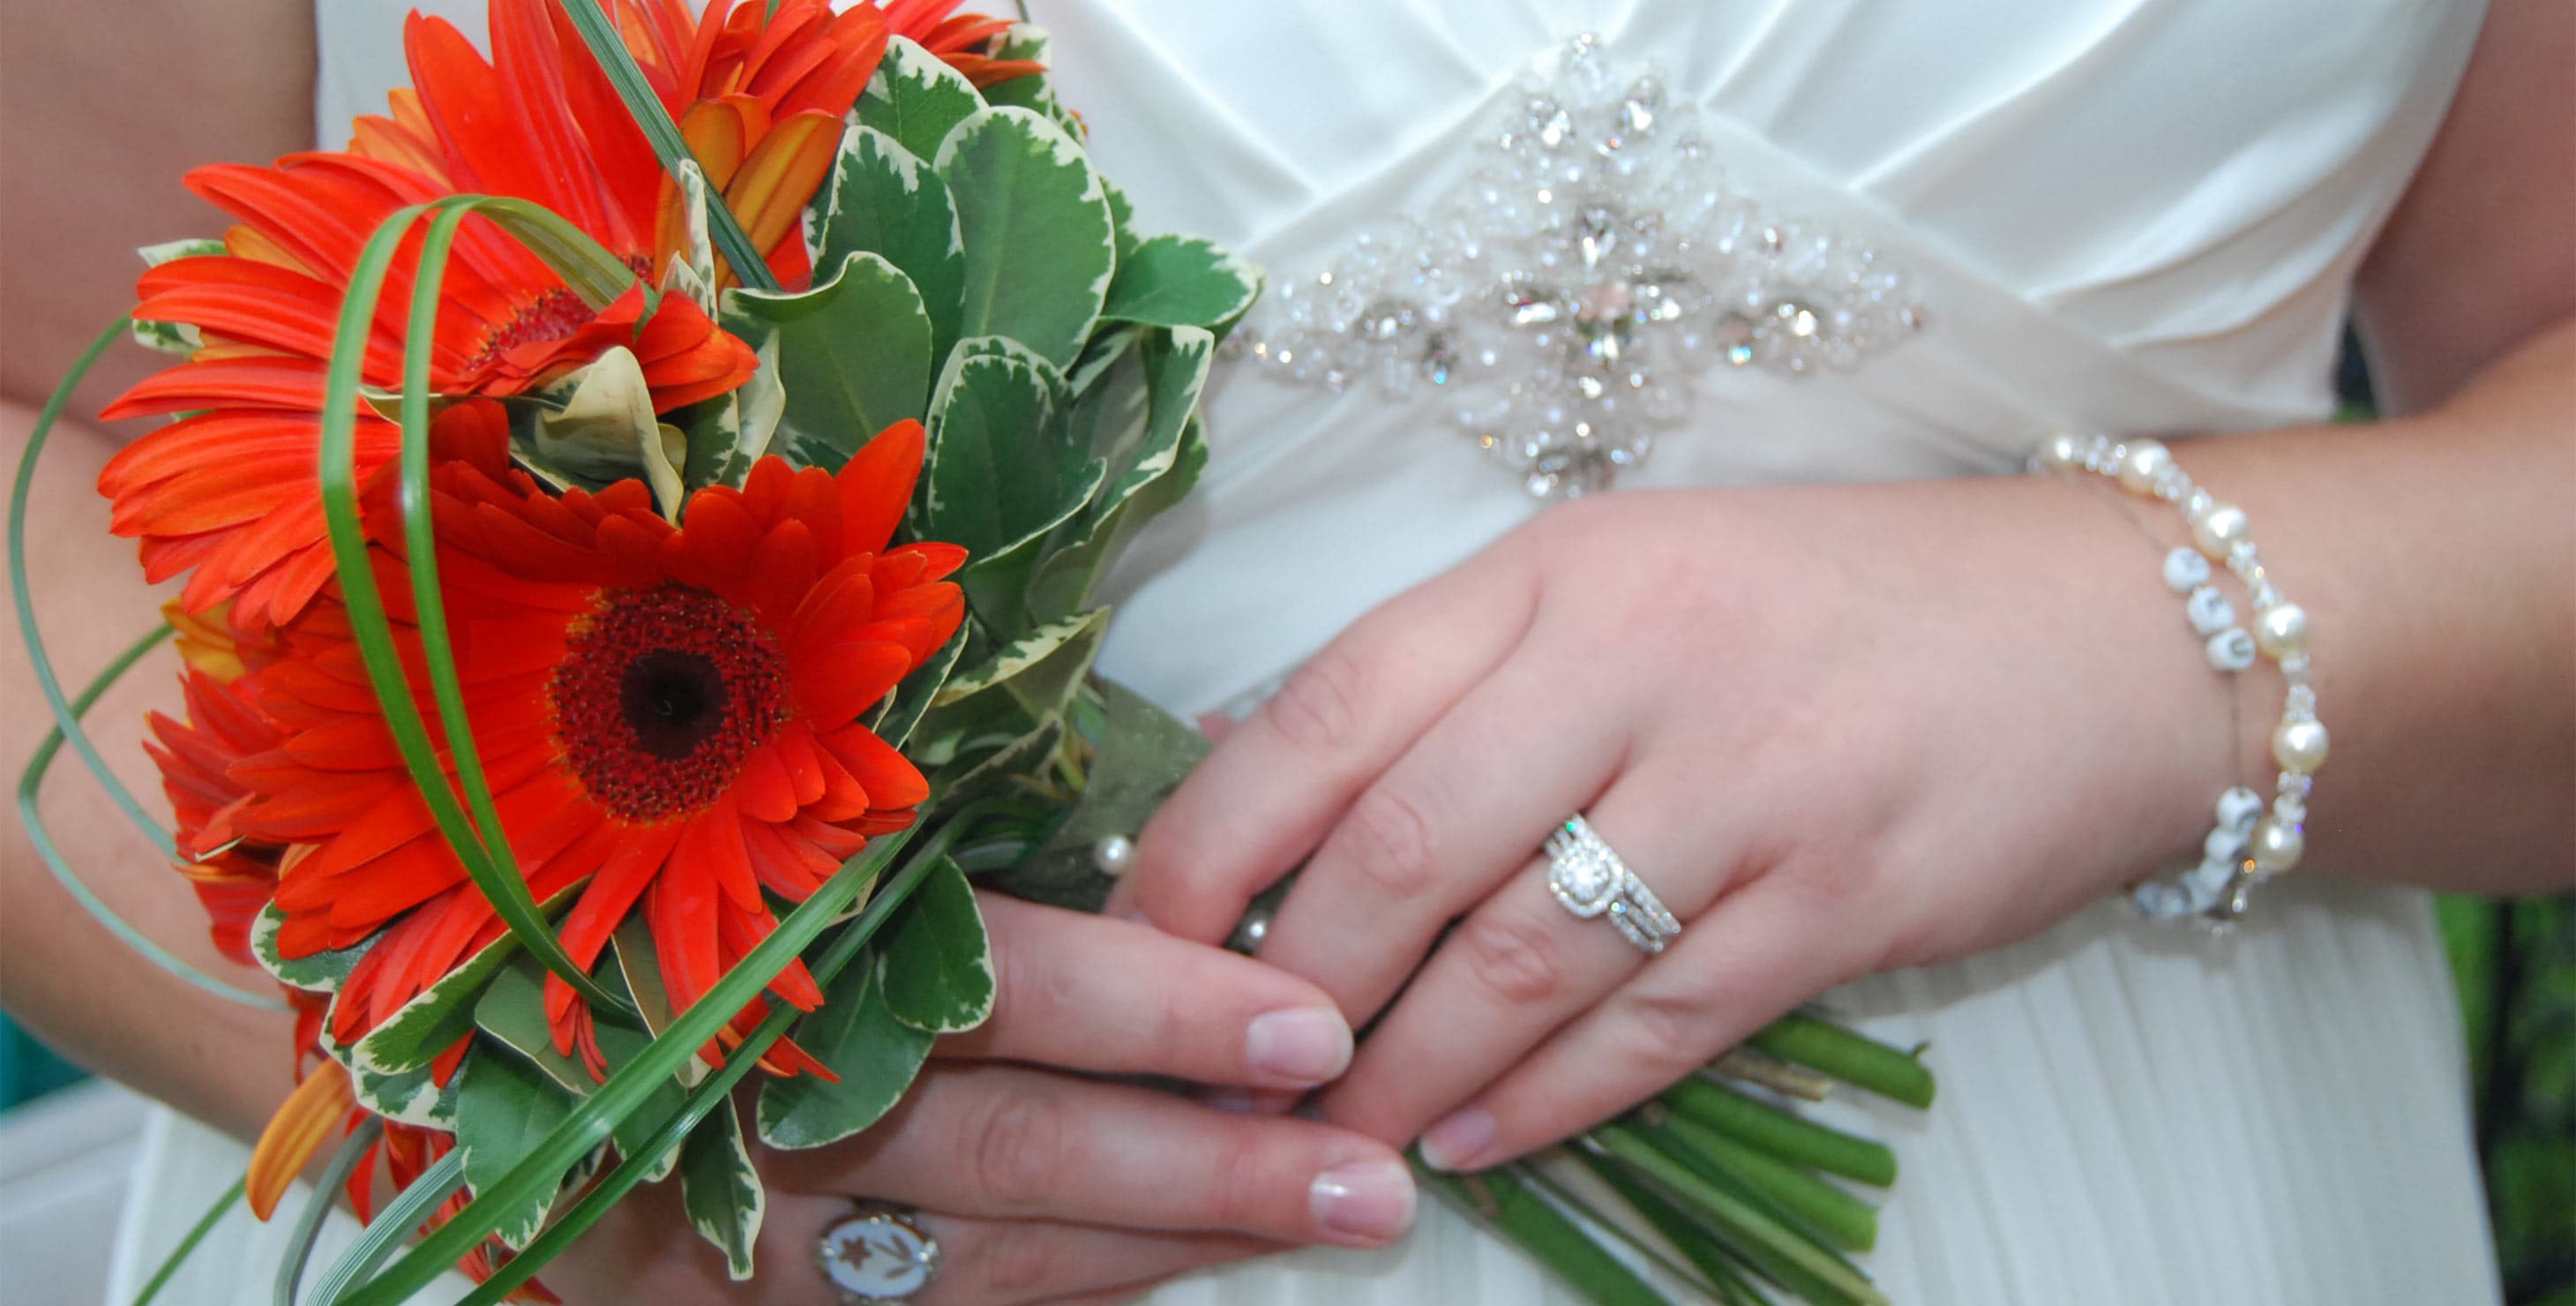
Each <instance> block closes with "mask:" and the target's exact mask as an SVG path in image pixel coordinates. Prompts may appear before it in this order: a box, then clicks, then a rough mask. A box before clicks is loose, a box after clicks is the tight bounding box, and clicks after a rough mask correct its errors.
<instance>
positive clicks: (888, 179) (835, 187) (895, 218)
mask: <svg viewBox="0 0 2576 1306" xmlns="http://www.w3.org/2000/svg"><path fill="white" fill-rule="evenodd" d="M827 185H828V190H827V191H826V193H825V196H824V199H823V203H822V212H823V220H822V221H821V222H820V223H819V224H817V228H816V234H817V236H818V237H819V240H818V242H817V244H818V252H817V254H816V260H815V266H816V267H837V266H839V263H840V260H841V258H842V257H843V256H844V255H847V254H852V253H859V252H865V253H870V254H876V255H880V256H882V257H883V258H884V259H885V260H886V261H887V262H889V263H892V264H893V265H895V267H897V268H899V269H901V270H902V272H903V274H904V275H905V276H907V277H910V278H911V279H912V284H913V288H914V289H916V290H918V291H920V292H921V302H922V307H923V310H924V311H925V312H927V313H929V315H930V356H931V357H932V358H933V359H944V358H946V357H947V356H948V350H949V347H950V346H951V345H953V344H955V343H956V341H957V320H958V317H959V315H960V314H962V313H963V312H964V296H965V293H966V239H965V236H964V235H963V234H961V233H960V232H959V230H958V228H957V206H956V205H955V204H954V203H953V202H951V201H950V199H949V197H948V183H946V182H944V181H941V180H940V179H939V174H938V173H935V172H933V171H931V169H930V165H929V164H928V163H926V162H924V161H923V160H922V158H921V157H920V156H918V155H916V154H914V153H913V152H912V151H910V150H907V149H905V148H904V147H903V145H902V143H901V142H899V141H897V140H896V139H895V138H894V137H892V136H889V135H887V134H886V133H884V132H881V131H878V130H877V129H875V128H873V127H868V126H856V127H852V128H850V129H849V130H848V131H847V132H844V133H842V136H841V153H840V157H839V159H838V160H837V161H836V162H835V163H834V164H833V168H832V175H831V178H830V180H829V182H828V183H827Z"/></svg>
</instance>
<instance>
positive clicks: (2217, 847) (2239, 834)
mask: <svg viewBox="0 0 2576 1306" xmlns="http://www.w3.org/2000/svg"><path fill="white" fill-rule="evenodd" d="M2244 851H2245V832H2244V831H2242V830H2230V829H2228V828H2227V827H2226V826H2223V825H2222V826H2219V827H2218V828H2216V829H2214V830H2211V831H2210V832H2209V837H2208V838H2207V839H2203V840H2202V841H2201V843H2200V855H2201V857H2202V858H2203V859H2205V860H2208V861H2213V862H2231V863H2232V862H2234V861H2235V860H2236V858H2237V855H2238V854H2240V853H2242V852H2244Z"/></svg>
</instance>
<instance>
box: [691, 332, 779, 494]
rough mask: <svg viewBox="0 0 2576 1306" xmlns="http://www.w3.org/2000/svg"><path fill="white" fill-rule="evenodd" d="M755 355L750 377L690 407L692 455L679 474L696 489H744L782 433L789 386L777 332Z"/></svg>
mask: <svg viewBox="0 0 2576 1306" xmlns="http://www.w3.org/2000/svg"><path fill="white" fill-rule="evenodd" d="M752 356H753V357H754V358H756V359H758V360H759V366H758V367H756V368H754V369H753V371H752V374H751V379H750V380H748V381H745V382H743V383H742V385H741V387H740V388H738V389H736V390H734V391H733V392H732V393H730V394H726V395H722V396H719V397H717V398H714V399H709V400H706V401H704V402H701V403H698V404H694V405H692V406H691V407H690V409H689V422H688V425H687V427H686V428H685V430H686V433H687V440H688V446H689V455H688V462H687V465H686V466H684V467H682V468H681V470H680V479H681V480H682V481H684V482H686V483H687V485H688V487H689V489H690V490H691V491H693V492H694V491H696V490H699V489H702V488H704V487H706V486H709V485H716V484H723V485H731V486H735V487H737V488H739V487H740V486H741V485H742V482H743V478H744V477H746V476H748V475H750V474H751V465H752V464H753V463H755V462H758V461H760V459H761V457H762V455H764V454H767V453H768V452H769V445H770V441H771V440H772V439H773V438H774V437H775V436H776V434H777V432H778V419H779V418H780V417H781V416H782V415H784V414H785V413H786V411H787V387H786V386H784V385H782V384H780V383H779V379H778V338H777V336H775V335H770V336H767V337H765V338H763V339H762V340H761V342H760V344H759V346H758V347H757V348H755V349H754V350H753V351H752Z"/></svg>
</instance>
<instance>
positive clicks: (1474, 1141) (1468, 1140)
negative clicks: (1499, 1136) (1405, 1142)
mask: <svg viewBox="0 0 2576 1306" xmlns="http://www.w3.org/2000/svg"><path fill="white" fill-rule="evenodd" d="M1493 1145H1494V1116H1493V1113H1492V1112H1490V1111H1487V1110H1485V1109H1484V1108H1483V1107H1473V1106H1471V1107H1469V1108H1467V1109H1466V1110H1464V1111H1460V1112H1458V1113H1456V1114H1454V1115H1452V1116H1450V1117H1449V1118H1448V1119H1446V1120H1443V1121H1441V1122H1440V1123H1439V1124H1436V1125H1433V1126H1432V1127H1431V1128H1429V1129H1427V1130H1424V1131H1423V1134H1422V1163H1423V1164H1424V1165H1427V1166H1430V1167H1431V1168H1432V1169H1434V1170H1448V1171H1452V1172H1456V1171H1459V1170H1470V1169H1473V1168H1475V1164H1476V1158H1477V1157H1479V1156H1481V1155H1483V1154H1484V1151H1485V1149H1486V1148H1489V1147H1492V1146H1493Z"/></svg>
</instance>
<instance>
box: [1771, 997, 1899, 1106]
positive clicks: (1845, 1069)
mask: <svg viewBox="0 0 2576 1306" xmlns="http://www.w3.org/2000/svg"><path fill="white" fill-rule="evenodd" d="M1745 1041H1746V1042H1748V1043H1751V1044H1752V1045H1753V1046H1754V1047H1756V1048H1759V1049H1761V1050H1762V1051H1764V1052H1767V1053H1769V1054H1771V1055H1772V1056H1775V1057H1778V1058H1779V1059H1781V1060H1782V1061H1786V1062H1789V1063H1791V1064H1793V1065H1800V1066H1805V1067H1807V1068H1808V1069H1810V1070H1815V1071H1820V1072H1822V1073H1824V1074H1828V1075H1831V1076H1833V1077H1834V1078H1836V1079H1839V1080H1842V1081H1843V1082H1844V1083H1847V1084H1850V1085H1853V1086H1854V1087H1857V1088H1865V1089H1868V1090H1869V1091H1870V1092H1873V1093H1876V1094H1878V1095H1879V1096H1880V1097H1884V1098H1888V1099H1890V1100H1893V1101H1897V1102H1902V1103H1904V1104H1905V1105H1907V1106H1910V1107H1914V1108H1916V1109H1918V1110H1919V1109H1921V1108H1924V1107H1928V1106H1930V1105H1932V1093H1933V1082H1932V1072H1931V1071H1930V1070H1927V1069H1925V1068H1924V1066H1923V1062H1922V1061H1921V1059H1919V1058H1917V1057H1916V1056H1915V1055H1914V1054H1913V1053H1911V1052H1907V1051H1904V1050H1902V1049H1899V1048H1892V1047H1889V1046H1888V1045H1886V1044H1884V1043H1881V1042H1879V1041H1878V1040H1876V1039H1873V1038H1867V1037H1864V1036H1862V1035H1859V1034H1855V1033H1853V1032H1851V1031H1850V1030H1847V1029H1844V1028H1842V1027H1840V1026H1838V1025H1833V1024H1828V1023H1827V1022H1825V1021H1821V1020H1818V1019H1816V1018H1814V1017H1812V1016H1803V1015H1799V1014H1796V1013H1794V1012H1793V1013H1791V1014H1789V1015H1786V1016H1782V1017H1781V1018H1780V1019H1778V1020H1776V1021H1773V1022H1772V1023H1771V1024H1770V1026H1769V1027H1768V1028H1765V1029H1764V1030H1763V1031H1762V1032H1761V1033H1758V1034H1755V1035H1754V1036H1753V1037H1752V1038H1749V1039H1747V1040H1745Z"/></svg>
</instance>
